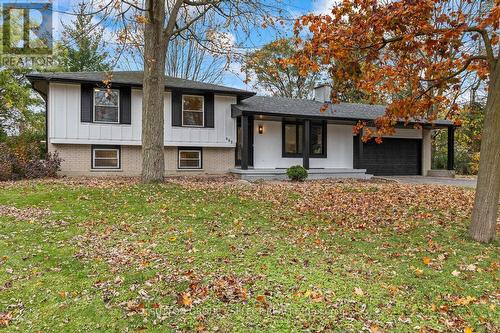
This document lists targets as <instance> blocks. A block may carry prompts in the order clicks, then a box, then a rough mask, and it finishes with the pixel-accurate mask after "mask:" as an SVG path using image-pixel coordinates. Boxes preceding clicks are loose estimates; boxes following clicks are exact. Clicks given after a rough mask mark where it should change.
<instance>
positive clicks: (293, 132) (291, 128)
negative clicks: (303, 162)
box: [283, 123, 304, 157]
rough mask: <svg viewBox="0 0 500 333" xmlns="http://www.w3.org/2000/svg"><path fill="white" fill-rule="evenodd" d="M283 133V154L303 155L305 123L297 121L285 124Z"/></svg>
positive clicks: (285, 155) (289, 155)
mask: <svg viewBox="0 0 500 333" xmlns="http://www.w3.org/2000/svg"><path fill="white" fill-rule="evenodd" d="M283 135H284V140H283V156H284V157H299V156H302V144H303V138H302V137H303V135H304V125H303V124H295V123H288V124H284V130H283Z"/></svg>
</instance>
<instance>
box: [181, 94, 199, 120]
mask: <svg viewBox="0 0 500 333" xmlns="http://www.w3.org/2000/svg"><path fill="white" fill-rule="evenodd" d="M204 119H205V114H204V100H203V96H195V95H182V126H193V127H203V126H204V125H205V123H204Z"/></svg>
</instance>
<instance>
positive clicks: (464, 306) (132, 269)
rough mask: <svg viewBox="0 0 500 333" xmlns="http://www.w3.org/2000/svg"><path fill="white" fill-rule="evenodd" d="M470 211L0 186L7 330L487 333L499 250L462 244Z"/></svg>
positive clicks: (417, 201)
mask: <svg viewBox="0 0 500 333" xmlns="http://www.w3.org/2000/svg"><path fill="white" fill-rule="evenodd" d="M472 202H473V192H472V191H471V190H467V189H460V188H453V187H437V186H426V185H422V186H416V185H399V184H385V183H374V182H350V181H344V182H334V181H330V182H306V183H303V184H290V183H261V184H255V185H252V186H243V185H235V184H234V183H229V181H228V180H227V179H217V180H211V181H203V180H175V181H170V182H166V183H164V184H161V185H141V184H137V183H135V182H134V181H131V180H114V181H112V180H71V181H67V180H56V181H39V182H18V183H4V184H0V332H1V331H5V332H11V331H12V332H17V331H23V332H90V331H99V332H102V331H120V332H125V331H128V332H134V331H158V332H170V331H174V332H175V331H187V332H191V331H199V332H204V331H208V332H213V331H221V332H244V331H246V332H289V331H308V332H325V331H338V332H359V331H365V332H464V331H466V332H469V329H470V330H472V331H473V332H493V331H495V330H498V329H499V327H500V313H499V308H498V306H499V305H500V304H499V302H500V296H499V277H500V276H499V273H498V268H499V267H500V260H499V251H498V242H497V243H494V244H490V245H481V244H477V243H475V242H472V241H471V240H469V239H468V237H467V232H466V227H467V223H468V219H469V216H470V211H471V205H472ZM16 208H17V209H16ZM2 326H3V327H2Z"/></svg>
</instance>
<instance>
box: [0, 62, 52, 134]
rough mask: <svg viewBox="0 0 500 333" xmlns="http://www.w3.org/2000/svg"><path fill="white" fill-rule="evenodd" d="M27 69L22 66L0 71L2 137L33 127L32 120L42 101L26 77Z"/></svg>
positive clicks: (0, 123) (0, 132)
mask: <svg viewBox="0 0 500 333" xmlns="http://www.w3.org/2000/svg"><path fill="white" fill-rule="evenodd" d="M27 71H28V70H27V69H21V68H3V69H2V70H1V71H0V137H6V136H7V135H17V134H19V133H20V132H22V131H26V130H32V129H33V128H32V124H33V122H32V121H31V120H32V119H34V117H35V116H34V114H35V113H36V112H35V111H36V108H37V107H40V106H41V105H42V103H41V99H40V98H38V96H37V95H34V94H33V91H32V89H31V87H30V84H29V82H28V80H26V78H25V74H26V72H27Z"/></svg>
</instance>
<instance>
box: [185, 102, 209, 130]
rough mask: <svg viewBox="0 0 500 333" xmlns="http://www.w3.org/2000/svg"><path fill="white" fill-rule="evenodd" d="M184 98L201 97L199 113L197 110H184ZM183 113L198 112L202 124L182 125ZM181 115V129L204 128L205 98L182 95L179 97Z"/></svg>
mask: <svg viewBox="0 0 500 333" xmlns="http://www.w3.org/2000/svg"><path fill="white" fill-rule="evenodd" d="M184 97H201V111H199V110H184ZM184 111H187V112H200V113H201V114H202V117H201V123H202V124H201V125H186V124H184ZM181 113H182V127H195V128H203V127H205V96H203V95H188V94H182V96H181Z"/></svg>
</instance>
